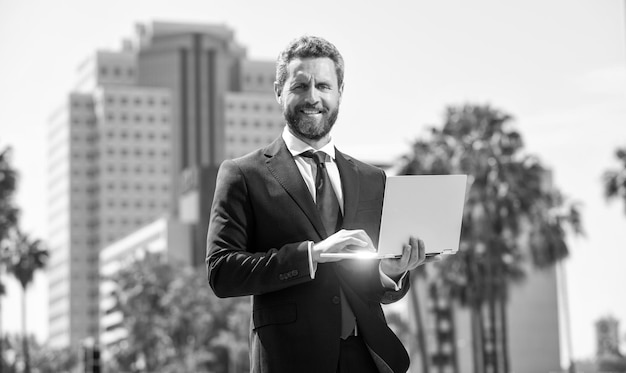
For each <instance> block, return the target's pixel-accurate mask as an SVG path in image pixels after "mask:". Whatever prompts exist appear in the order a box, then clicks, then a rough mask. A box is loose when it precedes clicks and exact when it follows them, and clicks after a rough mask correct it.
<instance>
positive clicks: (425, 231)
mask: <svg viewBox="0 0 626 373" xmlns="http://www.w3.org/2000/svg"><path fill="white" fill-rule="evenodd" d="M466 188H467V175H406V176H389V177H387V181H386V184H385V196H384V201H383V212H382V217H381V224H380V234H379V237H378V249H377V252H375V253H374V252H368V253H364V252H359V253H324V254H321V255H322V256H324V257H334V258H345V259H381V258H398V257H401V256H402V247H403V246H404V245H405V244H408V243H409V237H411V236H413V237H417V238H420V239H421V240H422V241H424V246H425V248H426V255H427V256H433V255H439V254H454V253H456V252H457V251H458V249H459V241H460V239H461V223H462V221H463V206H464V204H465V191H466Z"/></svg>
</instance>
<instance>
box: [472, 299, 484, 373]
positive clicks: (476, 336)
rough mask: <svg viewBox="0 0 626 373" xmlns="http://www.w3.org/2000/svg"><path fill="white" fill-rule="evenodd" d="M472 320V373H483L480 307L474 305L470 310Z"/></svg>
mask: <svg viewBox="0 0 626 373" xmlns="http://www.w3.org/2000/svg"><path fill="white" fill-rule="evenodd" d="M470 313H471V318H472V352H473V355H474V359H473V360H474V373H484V370H485V369H484V368H485V365H484V355H483V351H484V348H483V346H484V341H483V322H482V312H481V306H480V305H477V304H474V305H472V306H471V309H470Z"/></svg>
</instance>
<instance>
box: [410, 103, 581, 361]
mask: <svg viewBox="0 0 626 373" xmlns="http://www.w3.org/2000/svg"><path fill="white" fill-rule="evenodd" d="M511 120H512V118H511V116H510V115H508V114H505V113H503V112H500V111H498V110H495V109H492V108H491V107H489V106H474V105H465V106H461V107H450V108H448V109H447V112H446V117H445V122H444V125H443V128H442V129H436V128H432V129H431V130H430V133H429V137H428V138H427V139H425V140H418V141H416V142H415V144H414V145H413V149H412V150H413V151H412V154H410V155H409V156H407V157H405V165H404V167H403V169H402V172H401V173H403V174H453V173H462V174H468V175H469V177H468V184H469V185H468V187H469V188H468V193H467V201H466V205H465V210H464V216H463V229H462V233H461V244H460V248H459V252H458V253H457V254H456V255H454V256H452V257H450V258H448V259H446V260H444V261H442V262H440V263H438V268H439V274H440V275H439V277H440V278H441V279H443V281H444V284H445V286H446V287H448V289H449V290H448V291H449V293H450V295H451V296H452V297H453V298H454V299H456V300H457V301H458V302H459V304H460V305H461V306H463V307H468V308H469V309H470V313H471V320H472V336H473V351H474V354H473V355H474V371H475V372H486V371H491V372H508V371H509V361H508V345H507V339H508V336H507V328H506V323H507V318H506V316H507V314H506V307H505V306H506V302H507V299H508V289H509V285H510V284H511V283H513V282H517V281H521V280H522V279H523V278H524V275H525V272H524V269H523V268H524V267H523V261H524V253H525V251H524V250H525V249H528V250H529V251H530V255H529V256H530V257H531V258H532V264H533V265H536V266H539V267H543V266H549V265H552V264H554V263H555V262H556V261H558V260H560V259H562V258H564V257H566V256H567V254H568V251H567V245H566V243H565V231H564V229H563V227H564V226H565V225H566V224H571V225H572V226H573V227H574V229H575V231H579V230H580V216H579V214H578V211H577V210H576V208H575V206H573V205H572V206H566V203H565V200H564V198H563V197H562V196H561V195H560V194H559V193H558V192H557V191H556V190H555V189H554V188H553V187H552V186H551V185H550V183H549V175H550V174H549V172H548V171H547V170H546V169H545V168H544V167H543V166H542V165H541V163H540V162H539V161H538V160H537V159H536V158H535V157H533V156H530V155H528V154H525V153H524V152H523V141H522V137H521V135H520V133H519V132H517V131H516V130H514V129H513V128H512V126H511ZM526 243H527V244H526Z"/></svg>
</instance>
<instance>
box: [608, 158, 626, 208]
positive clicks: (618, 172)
mask: <svg viewBox="0 0 626 373" xmlns="http://www.w3.org/2000/svg"><path fill="white" fill-rule="evenodd" d="M615 158H617V160H618V161H619V163H620V165H619V168H617V169H610V170H607V171H605V172H604V175H603V184H604V196H605V197H606V198H607V199H614V198H618V199H621V200H622V201H623V202H624V210H625V211H626V147H624V148H619V149H617V150H616V151H615Z"/></svg>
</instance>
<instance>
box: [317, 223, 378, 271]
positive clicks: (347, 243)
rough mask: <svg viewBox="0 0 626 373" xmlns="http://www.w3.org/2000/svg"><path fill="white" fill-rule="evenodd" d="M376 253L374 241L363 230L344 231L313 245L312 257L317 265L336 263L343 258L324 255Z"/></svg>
mask: <svg viewBox="0 0 626 373" xmlns="http://www.w3.org/2000/svg"><path fill="white" fill-rule="evenodd" d="M354 252H374V253H375V252H376V249H375V248H374V244H373V243H372V240H371V239H370V237H369V236H368V235H367V233H366V232H365V231H364V230H362V229H355V230H345V229H342V230H340V231H338V232H336V233H334V234H333V235H331V236H329V237H327V238H326V239H325V240H323V241H320V242H318V243H315V244H313V250H312V257H313V261H314V262H315V263H326V262H336V261H339V260H341V258H336V257H335V258H333V257H322V256H321V254H322V253H354Z"/></svg>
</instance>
